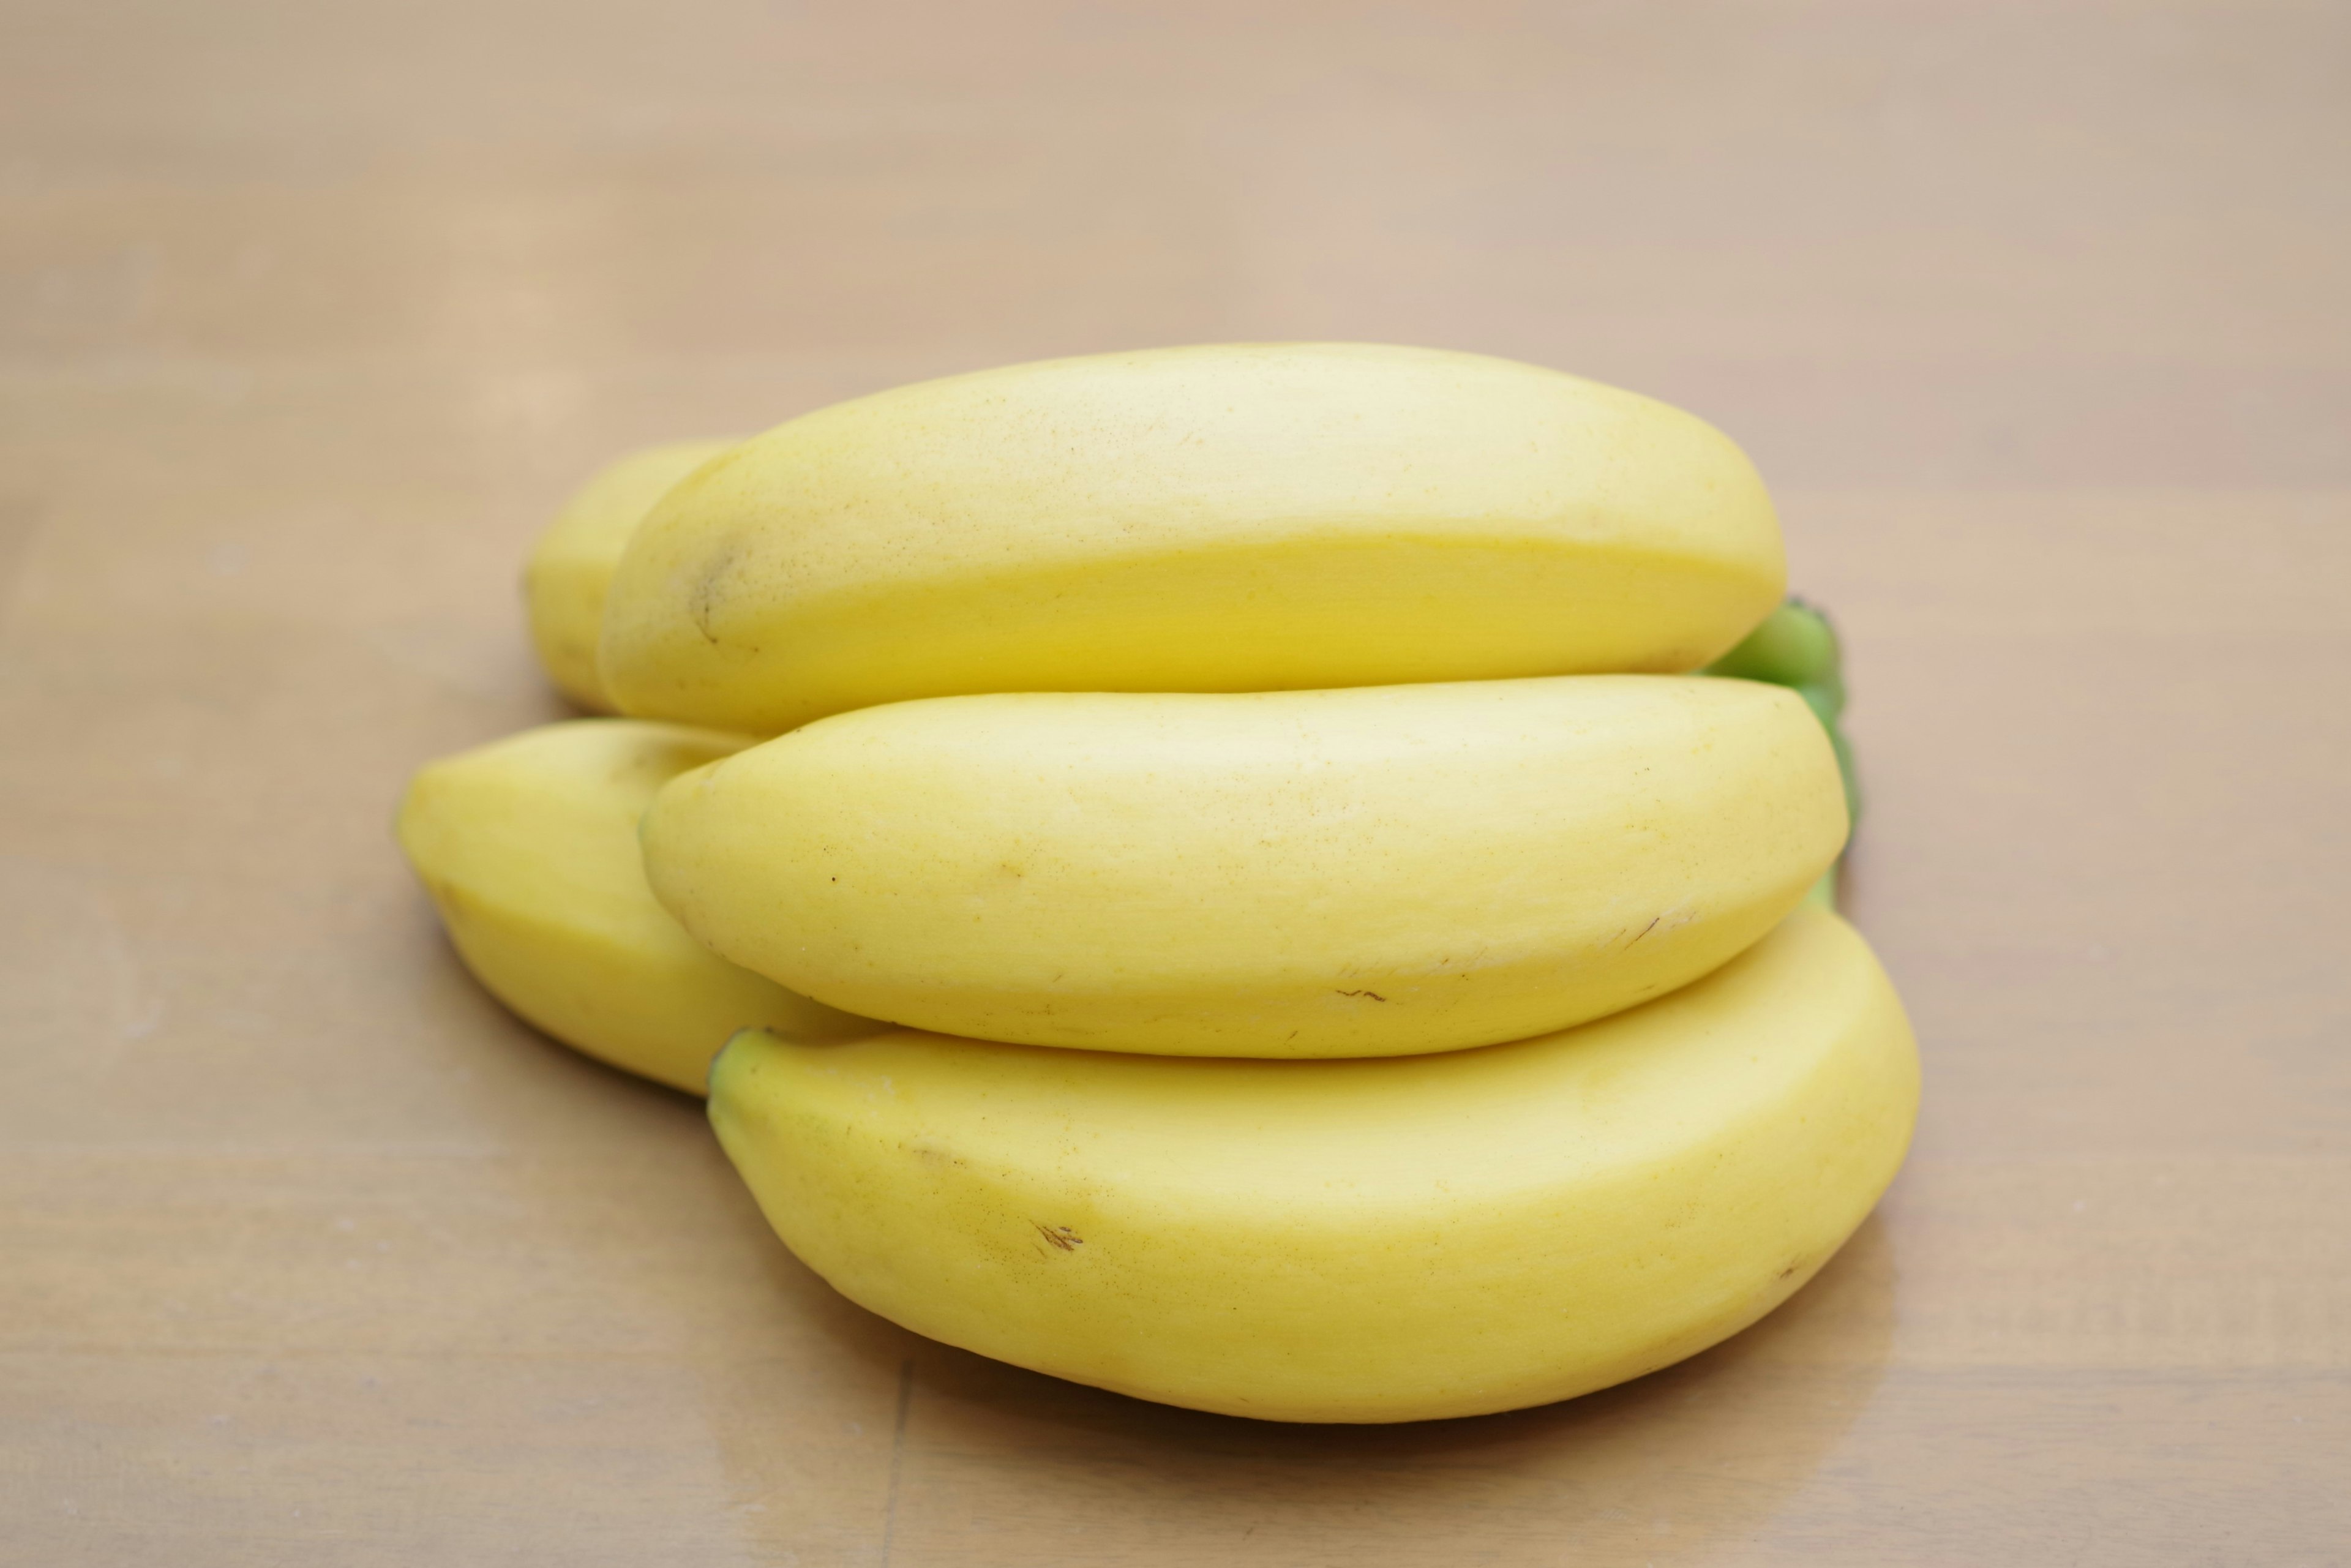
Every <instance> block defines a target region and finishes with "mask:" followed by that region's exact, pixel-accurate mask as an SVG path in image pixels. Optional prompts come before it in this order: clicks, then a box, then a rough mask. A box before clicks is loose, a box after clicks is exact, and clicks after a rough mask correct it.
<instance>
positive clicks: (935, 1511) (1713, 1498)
mask: <svg viewBox="0 0 2351 1568" xmlns="http://www.w3.org/2000/svg"><path fill="white" fill-rule="evenodd" d="M776 1250H777V1253H778V1265H779V1267H778V1269H777V1270H775V1271H774V1272H773V1273H771V1275H770V1283H771V1285H772V1286H773V1287H774V1288H776V1289H777V1290H778V1292H779V1294H780V1295H782V1296H784V1297H786V1298H789V1299H787V1300H779V1301H778V1302H777V1308H778V1312H779V1313H782V1314H786V1315H788V1316H789V1317H792V1318H796V1319H798V1320H799V1321H798V1322H794V1323H793V1325H792V1329H791V1331H790V1332H791V1333H793V1335H794V1337H799V1336H802V1335H814V1336H816V1337H820V1338H822V1339H825V1340H829V1341H830V1342H831V1345H832V1347H833V1349H834V1351H835V1353H836V1354H838V1355H839V1356H840V1357H841V1358H842V1359H843V1360H844V1361H849V1362H864V1363H866V1366H865V1367H864V1372H865V1375H866V1376H867V1377H868V1378H869V1379H878V1378H879V1377H881V1376H882V1375H886V1374H888V1373H890V1372H892V1371H894V1372H895V1374H896V1375H897V1380H898V1387H899V1391H900V1400H899V1404H898V1408H897V1416H896V1425H895V1430H894V1432H893V1436H892V1440H891V1442H892V1446H891V1452H890V1457H889V1463H888V1467H887V1480H886V1494H885V1495H884V1496H883V1497H881V1498H879V1499H863V1500H864V1501H865V1502H866V1505H867V1507H869V1508H870V1507H872V1506H873V1505H874V1504H875V1503H877V1502H878V1505H879V1508H880V1512H881V1517H880V1519H879V1521H877V1522H876V1523H875V1524H874V1525H873V1526H872V1528H873V1529H874V1530H875V1531H877V1532H878V1534H879V1536H880V1540H879V1542H873V1544H875V1545H880V1546H883V1547H885V1548H886V1553H885V1555H884V1557H883V1561H884V1562H886V1563H890V1564H893V1565H896V1568H904V1565H907V1564H941V1565H944V1564H950V1563H952V1564H956V1565H958V1568H969V1565H974V1564H986V1563H1023V1564H1028V1563H1055V1562H1064V1561H1066V1562H1070V1563H1097V1562H1114V1561H1125V1560H1126V1559H1127V1555H1128V1554H1129V1553H1134V1554H1137V1555H1138V1556H1147V1557H1148V1560H1150V1561H1153V1562H1186V1563H1188V1562H1208V1561H1217V1562H1264V1563H1292V1562H1301V1563H1303V1562H1312V1563H1324V1562H1330V1563H1342V1562H1343V1563H1350V1564H1361V1563H1414V1564H1424V1563H1436V1562H1444V1563H1485V1562H1518V1561H1530V1560H1539V1561H1542V1562H1565V1561H1587V1560H1589V1561H1596V1562H1618V1561H1625V1562H1633V1563H1648V1564H1653V1565H1662V1564H1667V1563H1698V1562H1705V1561H1709V1560H1712V1559H1713V1558H1715V1557H1716V1556H1717V1555H1718V1553H1719V1551H1720V1550H1721V1549H1723V1548H1725V1547H1727V1546H1729V1545H1731V1544H1732V1543H1735V1542H1741V1541H1746V1540H1750V1539H1752V1538H1753V1537H1754V1536H1755V1535H1756V1533H1757V1532H1758V1531H1761V1529H1762V1528H1763V1527H1764V1526H1765V1525H1766V1524H1767V1523H1768V1521H1770V1520H1771V1518H1772V1517H1773V1515H1774V1513H1775V1512H1776V1511H1778V1510H1779V1509H1780V1508H1781V1507H1782V1505H1783V1503H1784V1502H1785V1501H1786V1500H1788V1499H1789V1498H1790V1497H1791V1495H1792V1493H1794V1492H1795V1491H1796V1490H1797V1489H1799V1488H1801V1487H1802V1486H1803V1484H1804V1483H1805V1482H1806V1480H1807V1479H1809V1478H1810V1477H1811V1476H1812V1475H1813V1472H1814V1470H1815V1469H1816V1468H1817V1467H1818V1466H1819V1465H1820V1463H1821V1462H1822V1460H1823V1458H1825V1457H1826V1456H1827V1455H1828V1454H1829V1453H1830V1452H1831V1451H1832V1450H1834V1448H1836V1447H1837V1445H1838V1443H1839V1441H1840V1439H1841V1438H1842V1437H1844V1434H1845V1432H1846V1431H1847V1429H1848V1428H1849V1427H1851V1426H1852V1425H1853V1423H1854V1421H1855V1418H1856V1417H1857V1416H1859V1414H1860V1413H1861V1411H1862V1410H1863V1409H1864V1408H1865V1406H1867V1405H1868V1403H1869V1400H1870V1396H1871V1395H1872V1393H1873V1392H1874V1391H1875V1389H1876V1386H1877V1384H1878V1382H1879V1380H1880V1378H1881V1377H1882V1375H1883V1374H1884V1371H1885V1365H1886V1359H1887V1356H1888V1354H1889V1352H1890V1349H1891V1345H1892V1340H1893V1330H1894V1290H1895V1278H1896V1270H1895V1262H1894V1256H1893V1250H1892V1247H1891V1244H1890V1242H1889V1240H1888V1238H1887V1235H1886V1230H1885V1228H1884V1227H1883V1226H1882V1225H1881V1223H1880V1222H1879V1220H1878V1219H1877V1218H1876V1217H1875V1216H1873V1217H1872V1218H1870V1219H1868V1220H1867V1221H1865V1223H1864V1224H1863V1226H1862V1228H1860V1230H1858V1231H1857V1232H1856V1233H1855V1235H1854V1237H1853V1239H1851V1240H1850V1241H1848V1242H1847V1243H1846V1244H1845V1246H1844V1249H1842V1250H1841V1251H1840V1252H1839V1253H1838V1255H1837V1256H1836V1257H1835V1258H1834V1259H1833V1260H1831V1261H1830V1262H1829V1264H1828V1265H1827V1266H1826V1267H1825V1268H1824V1269H1823V1270H1822V1271H1821V1273H1820V1274H1819V1275H1818V1276H1817V1277H1816V1278H1815V1279H1814V1280H1813V1281H1812V1283H1811V1284H1810V1285H1808V1286H1807V1287H1806V1288H1805V1289H1804V1290H1802V1291H1799V1292H1798V1293H1797V1294H1796V1295H1795V1296H1794V1297H1792V1299H1791V1300H1790V1301H1788V1302H1787V1303H1786V1304H1784V1305H1783V1306H1782V1307H1781V1308H1780V1309H1779V1310H1778V1311H1777V1312H1773V1313H1772V1314H1771V1316H1769V1317H1767V1318H1765V1319H1764V1320H1763V1321H1762V1322H1759V1323H1757V1324H1756V1325H1754V1326H1753V1327H1751V1328H1750V1329H1748V1330H1747V1331H1746V1332H1744V1333H1740V1334H1738V1335H1735V1336H1733V1337H1732V1338H1731V1339H1729V1340H1728V1341H1726V1342H1724V1343H1722V1344H1719V1345H1717V1346H1716V1347H1714V1348H1713V1349H1711V1350H1709V1351H1707V1352H1706V1353H1704V1354H1700V1355H1698V1356H1695V1357H1692V1358H1691V1359H1690V1360H1688V1361H1686V1362H1683V1363H1681V1364H1678V1365H1676V1366H1672V1367H1668V1368H1667V1369H1665V1370H1664V1371H1661V1372H1657V1373H1654V1374H1652V1375H1649V1376H1647V1377H1644V1378H1640V1379H1637V1380H1635V1382H1632V1383H1628V1384H1625V1385H1619V1386H1617V1387H1615V1388H1611V1389H1605V1390H1603V1391H1601V1392H1599V1393H1596V1394H1590V1395H1586V1396H1583V1397H1582V1398H1580V1399H1572V1400H1567V1401H1564V1402H1562V1403H1560V1404H1557V1405H1551V1406H1541V1407H1538V1408H1535V1409H1531V1410H1521V1411H1515V1412H1510V1413H1508V1414H1504V1415H1498V1416H1474V1417H1468V1418H1464V1419H1459V1420H1450V1421H1430V1422H1418V1423H1413V1424H1408V1425H1401V1426H1393V1427H1306V1426H1290V1425H1281V1424H1277V1423H1270V1422H1255V1421H1249V1420H1244V1419H1239V1418H1237V1417H1231V1416H1212V1415H1207V1414H1203V1413H1200V1412H1197V1411H1189V1410H1179V1409H1175V1408H1172V1407H1169V1406H1158V1405H1152V1404H1148V1403H1146V1402H1144V1401H1141V1400H1136V1399H1130V1398H1127V1397H1124V1396H1120V1395H1115V1394H1109V1393H1105V1392H1103V1391H1102V1390H1099V1389H1094V1388H1088V1387H1084V1386H1082V1385H1076V1384H1071V1383H1064V1382H1061V1381H1060V1380H1059V1379H1055V1378H1050V1377H1046V1376H1043V1375H1039V1374H1035V1373H1029V1372H1025V1371H1022V1370H1020V1369H1019V1368H1016V1367H1012V1366H1008V1365H1004V1364H999V1363H996V1362H992V1361H988V1360H987V1359H985V1358H983V1357H980V1356H977V1355H972V1354H967V1353H965V1352H962V1351H957V1350H955V1349H952V1348H950V1347H947V1346H946V1345H941V1344H935V1343H931V1342H929V1341H926V1340H923V1339H921V1338H919V1337H917V1336H915V1335H913V1334H910V1333H904V1332H903V1331H894V1330H892V1329H891V1327H890V1325H888V1324H886V1323H884V1322H881V1321H880V1320H878V1319H874V1318H872V1317H871V1316H869V1315H868V1314H866V1313H864V1312H862V1311H860V1310H859V1309H857V1308H855V1307H853V1306H852V1305H850V1304H849V1303H848V1302H846V1301H842V1300H841V1298H839V1297H838V1296H833V1295H832V1294H831V1291H829V1290H826V1289H825V1287H824V1286H823V1285H822V1283H821V1281H817V1280H816V1279H815V1277H814V1276H813V1275H810V1274H809V1273H808V1272H807V1271H806V1270H801V1269H799V1267H798V1266H797V1265H796V1264H794V1263H793V1262H792V1261H791V1260H789V1256H788V1255H784V1254H783V1253H782V1249H781V1248H780V1247H778V1249H776ZM817 1297H830V1298H831V1299H830V1300H829V1301H820V1300H817V1299H814V1298H817ZM810 1309H812V1310H810ZM885 1357H895V1358H897V1365H896V1366H895V1367H894V1368H892V1367H890V1366H888V1365H887V1364H884V1363H883V1361H882V1358H885ZM715 1392H716V1391H714V1393H715ZM774 1392H776V1391H773V1390H771V1391H770V1393H771V1396H772V1395H773V1393H774ZM717 1404H719V1405H724V1406H734V1405H736V1402H735V1401H733V1400H730V1399H727V1398H726V1397H724V1396H720V1397H719V1398H718V1400H717ZM712 1414H713V1416H715V1417H719V1418H716V1419H714V1421H713V1427H714V1429H715V1435H716V1438H717V1441H718V1444H719V1448H720V1450H721V1455H722V1459H723V1462H725V1463H726V1466H727V1469H728V1470H729V1472H730V1474H729V1480H730V1483H731V1484H732V1485H733V1486H734V1487H735V1489H736V1490H737V1494H738V1495H750V1494H756V1493H761V1492H766V1493H767V1494H768V1495H769V1496H771V1497H772V1496H773V1495H774V1491H773V1490H772V1489H773V1488H774V1486H775V1484H776V1482H777V1481H778V1480H779V1479H782V1478H780V1477H778V1476H774V1475H768V1474H763V1473H762V1472H763V1471H764V1470H765V1469H767V1468H768V1467H767V1465H766V1464H765V1463H763V1459H762V1454H763V1452H771V1450H769V1449H768V1444H767V1443H765V1442H762V1441H761V1440H760V1439H759V1438H758V1436H757V1433H758V1427H759V1426H760V1423H758V1422H749V1423H747V1422H746V1421H744V1420H743V1418H742V1417H743V1415H744V1412H743V1411H742V1410H741V1409H740V1408H739V1407H735V1408H729V1409H727V1410H726V1412H725V1413H724V1415H723V1416H722V1415H721V1412H720V1410H718V1409H717V1408H715V1407H714V1409H713V1411H712ZM774 1418H775V1419H779V1420H789V1419H790V1416H789V1414H788V1412H787V1411H785V1410H784V1409H781V1408H778V1409H777V1410H776V1411H775V1417H774ZM874 1458H878V1456H872V1454H871V1450H869V1451H868V1459H867V1463H868V1464H869V1465H872V1463H873V1460H874ZM876 1480H877V1482H878V1481H879V1480H880V1477H879V1476H877V1477H876ZM858 1490H860V1491H861V1492H862V1490H864V1489H862V1488H861V1489H858ZM841 1501H847V1500H846V1499H842V1500H841ZM799 1517H800V1519H801V1520H802V1521H803V1522H805V1521H807V1519H808V1517H809V1516H808V1515H807V1514H806V1513H804V1512H803V1513H800V1515H799ZM868 1517H871V1515H870V1514H869V1516H868ZM775 1522H778V1521H774V1520H770V1521H768V1525H769V1526H772V1524H774V1523H775ZM765 1528H766V1527H763V1526H761V1525H759V1524H756V1523H751V1522H750V1521H747V1531H746V1535H747V1538H748V1537H758V1536H762V1535H763V1534H764V1531H765ZM871 1540H872V1538H871V1537H869V1541H871ZM746 1544H747V1545H751V1544H753V1542H752V1541H751V1540H750V1539H747V1541H746ZM759 1544H760V1545H763V1546H765V1547H766V1548H767V1549H768V1550H770V1551H773V1550H778V1549H783V1548H785V1547H787V1546H788V1545H789V1544H790V1543H789V1542H787V1541H786V1540H784V1539H781V1538H779V1537H778V1536H777V1535H774V1534H764V1539H763V1540H762V1541H760V1542H759ZM809 1544H810V1542H807V1541H806V1540H805V1539H803V1540H802V1541H801V1542H800V1543H799V1550H801V1551H805V1550H806V1548H807V1546H808V1545H809ZM868 1550H869V1551H871V1550H872V1545H869V1547H868ZM800 1560H803V1561H805V1560H808V1559H805V1558H803V1559H800ZM861 1560H862V1559H861Z"/></svg>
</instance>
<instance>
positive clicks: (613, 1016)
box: [398, 719, 881, 1094]
mask: <svg viewBox="0 0 2351 1568" xmlns="http://www.w3.org/2000/svg"><path fill="white" fill-rule="evenodd" d="M748 744H749V741H748V739H747V737H743V736H736V735H720V734H716V733H714V732H712V731H709V730H696V729H688V728H685V727H683V726H680V725H670V724H649V723H646V722H644V721H643V720H638V719H574V720H572V721H570V722H569V723H565V724H553V725H549V726H547V727H545V728H542V729H534V730H528V731H526V732H524V733H523V734H521V735H517V736H512V737H508V738H507V739H505V740H501V741H496V742H494V743H493V744H491V745H488V746H485V747H480V748H479V749H477V750H474V751H467V752H464V753H461V754H460V755H458V756H455V757H451V758H444V759H443V760H441V761H439V762H435V763H432V764H430V765H429V766H427V767H425V768H423V769H422V770H420V771H419V772H418V773H417V775H416V777H415V779H413V781H412V782H411V783H410V785H409V787H408V795H407V798H406V799H405V800H402V803H401V808H400V819H399V827H398V831H399V836H400V843H401V848H402V850H404V851H405V852H407V855H408V859H409V863H410V864H411V865H413V866H414V867H415V869H416V874H417V875H418V876H419V877H420V878H421V879H423V883H424V885H425V888H426V890H427V891H428V892H430V893H431V894H432V895H433V902H434V904H435V905H436V906H437V907H438V908H439V909H440V912H441V918H442V921H443V923H444V925H447V927H448V929H449V936H450V939H451V940H452V941H453V942H455V944H456V947H457V952H458V955H459V956H461V957H463V958H464V959H465V967H467V968H469V969H471V970H473V972H474V974H475V977H476V978H478V979H479V980H480V981H481V982H482V984H483V985H484V986H485V987H486V988H488V989H489V991H490V993H491V994H492V995H494V996H496V998H498V999H499V1000H500V1001H502V1002H504V1003H506V1004H507V1006H508V1007H510V1008H512V1009H514V1010H515V1011H516V1012H517V1013H520V1014H521V1015H522V1016H523V1017H524V1018H525V1019H528V1020H529V1021H530V1022H531V1023H533V1024H536V1025H537V1026H538V1028H540V1029H542V1030H546V1031H547V1032H548V1033H549V1034H551V1035H553V1036H554V1037H555V1038H556V1039H558V1040H562V1041H563V1042H564V1043H565V1044H567V1045H570V1046H574V1047H576V1048H578V1049H579V1050H580V1051H586V1052H587V1053H588V1054H589V1055H590V1056H593V1057H598V1058H601V1060H603V1061H609V1062H611V1064H612V1065H614V1066H616V1067H623V1068H626V1069H628V1070H629V1071H632V1072H637V1073H642V1074H643V1075H644V1076H645V1077H647V1078H652V1079H656V1080H658V1081H659V1082H664V1083H667V1084H670V1085H672V1086H674V1087H675V1088H679V1089H684V1090H687V1091H689V1092H693V1093H696V1094H699V1093H700V1092H702V1088H703V1081H704V1077H705V1072H706V1071H707V1069H708V1067H709V1064H710V1058H711V1056H712V1055H713V1053H715V1052H716V1051H717V1050H718V1048H719V1046H720V1045H722V1044H723V1043H725V1041H726V1037H727V1036H728V1035H729V1034H731V1033H733V1032H734V1031H735V1030H738V1029H741V1028H744V1027H745V1026H747V1025H752V1024H758V1025H763V1026H765V1027H767V1028H769V1029H773V1030H778V1031H780V1032H781V1033H783V1034H786V1035H788V1036H792V1037H796V1038H803V1039H810V1040H825V1039H837V1038H841V1037H843V1036H846V1035H852V1034H856V1033H860V1032H871V1031H872V1030H874V1029H876V1028H879V1027H881V1026H878V1025H876V1024H873V1023H872V1022H871V1021H869V1020H867V1019H852V1018H850V1017H849V1016H848V1015H846V1014H844V1013H840V1012H836V1011H835V1010H833V1009H831V1008H828V1007H825V1006H824V1005H822V1004H821V1003H819V1002H812V1001H810V1000H809V999H808V998H805V997H799V996H794V995H793V994H792V993H791V992H789V991H787V990H785V989H784V988H782V987H780V986H778V985H776V984H775V983H774V982H772V981H769V980H765V979H762V978H760V977H758V976H757V975H754V974H752V973H750V972H749V971H747V970H744V969H738V968H737V967H735V966H734V965H732V964H729V963H728V962H726V960H725V959H724V958H721V957H719V956H717V955H716V954H714V953H712V952H710V951H709V950H708V949H706V948H705V947H703V946H700V945H698V944H697V943H695V940H694V939H693V938H692V937H690V936H687V935H686V934H685V933H684V931H682V930H680V929H678V925H677V922H675V921H674V920H672V919H671V918H670V917H669V916H668V915H666V914H664V912H663V910H662V907H661V905H660V904H656V903H654V902H653V893H652V891H651V890H650V889H648V888H647V887H646V886H645V876H644V869H643V862H642V861H641V859H640V858H639V855H638V853H637V819H638V818H639V817H640V816H641V815H643V811H644V809H645V806H646V804H647V803H648V802H650V801H651V800H653V793H654V791H655V790H657V789H660V788H661V787H662V785H664V783H666V782H668V781H669V780H670V779H673V778H674V777H676V776H677V775H678V774H680V773H682V772H684V771H685V770H686V769H687V768H696V767H699V766H701V765H702V764H704V763H705V762H708V761H710V760H711V759H712V758H718V757H724V756H726V754H727V753H729V752H731V751H734V750H737V748H739V747H743V746H746V745H748Z"/></svg>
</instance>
